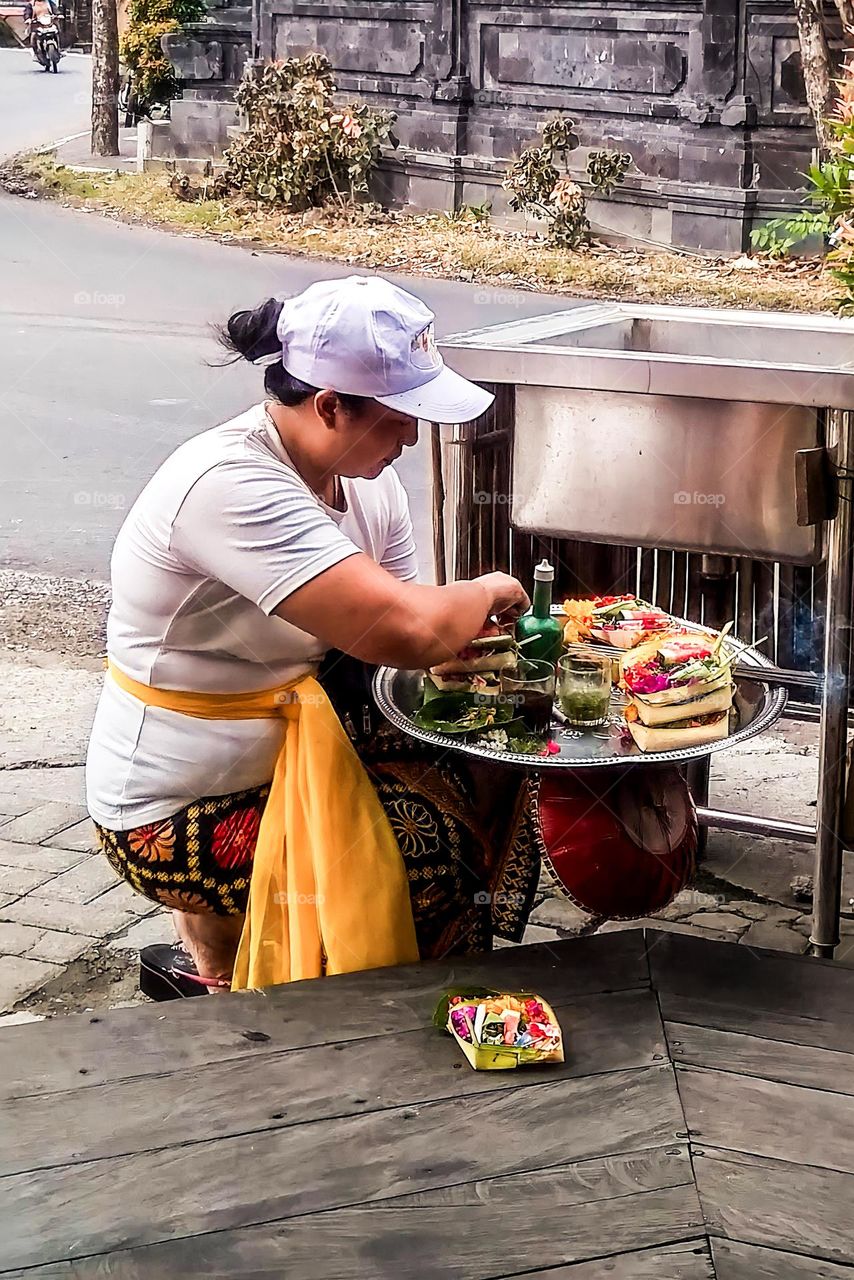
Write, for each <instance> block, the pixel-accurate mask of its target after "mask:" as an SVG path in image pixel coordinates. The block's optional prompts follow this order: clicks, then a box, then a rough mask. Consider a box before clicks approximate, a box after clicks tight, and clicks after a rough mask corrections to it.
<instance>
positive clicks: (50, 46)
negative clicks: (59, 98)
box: [34, 13, 62, 74]
mask: <svg viewBox="0 0 854 1280" xmlns="http://www.w3.org/2000/svg"><path fill="white" fill-rule="evenodd" d="M34 52H35V55H36V59H37V61H38V62H39V64H40V66H41V67H42V68H43V70H45V71H53V72H54V74H56V73H57V72H58V71H59V59H60V57H61V56H62V55H61V54H60V51H59V28H58V27H57V25H56V19H55V18H54V17H53V16H52V15H51V14H47V13H42V14H39V16H38V18H36V41H35V49H34Z"/></svg>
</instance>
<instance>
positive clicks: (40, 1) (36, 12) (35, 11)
mask: <svg viewBox="0 0 854 1280" xmlns="http://www.w3.org/2000/svg"><path fill="white" fill-rule="evenodd" d="M44 15H47V16H49V17H52V18H58V17H59V16H60V8H59V4H58V3H57V2H56V0H28V3H27V4H25V5H24V19H25V21H26V24H27V26H26V35H27V37H28V39H29V42H30V49H31V50H32V54H33V60H34V61H35V62H38V60H39V57H38V51H37V45H38V38H39V36H38V32H39V18H40V17H42V16H44ZM58 29H59V28H58V26H57V31H58Z"/></svg>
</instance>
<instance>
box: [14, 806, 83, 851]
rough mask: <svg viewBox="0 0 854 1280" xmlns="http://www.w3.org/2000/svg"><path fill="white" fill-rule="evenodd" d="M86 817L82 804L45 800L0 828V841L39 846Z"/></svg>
mask: <svg viewBox="0 0 854 1280" xmlns="http://www.w3.org/2000/svg"><path fill="white" fill-rule="evenodd" d="M85 817H86V810H85V808H84V807H83V805H82V804H68V803H66V802H65V801H63V800H47V801H45V803H44V804H40V805H37V806H36V807H35V808H34V809H30V810H29V812H27V813H22V814H21V815H20V817H18V818H13V819H12V821H11V822H4V823H3V825H2V826H0V839H2V840H20V841H23V842H25V843H28V844H40V843H41V842H42V841H43V840H49V839H50V837H51V836H55V835H56V834H57V833H58V832H60V831H65V830H66V829H67V828H68V827H71V826H74V825H75V824H76V823H79V822H81V821H82V819H83V818H85Z"/></svg>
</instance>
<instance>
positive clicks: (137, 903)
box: [96, 859, 163, 916]
mask: <svg viewBox="0 0 854 1280" xmlns="http://www.w3.org/2000/svg"><path fill="white" fill-rule="evenodd" d="M105 861H106V859H105ZM106 865H107V866H109V865H110V864H109V863H107V864H106ZM113 881H114V884H113V888H112V889H108V890H107V892H106V893H102V894H101V895H100V896H99V897H98V898H97V899H96V901H97V903H98V905H99V906H103V907H115V906H119V907H122V908H124V910H125V911H130V912H131V914H132V915H135V916H150V915H151V914H152V913H153V912H155V911H163V907H161V906H159V905H158V903H156V902H152V901H151V899H150V898H146V897H143V895H142V894H141V893H136V891H135V890H133V889H132V888H131V887H130V885H129V884H127V882H126V881H124V880H118V881H116V875H115V872H113Z"/></svg>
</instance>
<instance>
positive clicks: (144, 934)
mask: <svg viewBox="0 0 854 1280" xmlns="http://www.w3.org/2000/svg"><path fill="white" fill-rule="evenodd" d="M174 941H175V927H174V925H173V924H172V920H171V918H170V914H169V912H168V911H166V910H164V909H163V908H162V907H158V908H157V909H156V910H155V912H154V914H153V915H150V916H146V917H145V919H144V920H138V921H137V922H136V924H134V925H132V926H131V927H130V929H128V930H127V931H126V932H125V933H123V934H120V935H119V937H117V938H113V939H112V940H111V941H110V942H108V943H107V946H108V947H109V949H110V950H111V951H139V950H141V948H142V947H149V946H152V945H153V944H154V943H155V942H174ZM507 945H508V946H511V945H512V944H511V943H507Z"/></svg>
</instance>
